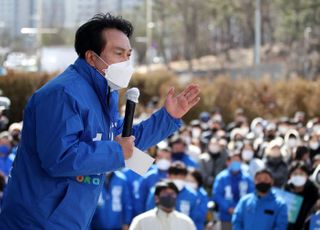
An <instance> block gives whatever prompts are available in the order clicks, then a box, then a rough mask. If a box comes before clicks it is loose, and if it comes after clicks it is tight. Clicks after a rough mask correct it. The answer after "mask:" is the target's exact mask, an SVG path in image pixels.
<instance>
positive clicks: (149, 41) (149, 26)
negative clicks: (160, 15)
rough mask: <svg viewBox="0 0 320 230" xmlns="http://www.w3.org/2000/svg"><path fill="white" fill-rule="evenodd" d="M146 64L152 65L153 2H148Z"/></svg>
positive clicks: (148, 0) (149, 0) (150, 0)
mask: <svg viewBox="0 0 320 230" xmlns="http://www.w3.org/2000/svg"><path fill="white" fill-rule="evenodd" d="M146 11H147V12H146V16H147V17H146V19H147V23H146V37H147V41H146V64H147V66H149V65H150V64H151V53H150V51H151V44H152V28H153V23H152V0H147V2H146Z"/></svg>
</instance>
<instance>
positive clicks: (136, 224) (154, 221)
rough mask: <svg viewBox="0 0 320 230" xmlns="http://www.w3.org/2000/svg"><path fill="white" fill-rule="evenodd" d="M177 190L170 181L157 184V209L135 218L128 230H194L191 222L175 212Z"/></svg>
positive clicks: (186, 217)
mask: <svg viewBox="0 0 320 230" xmlns="http://www.w3.org/2000/svg"><path fill="white" fill-rule="evenodd" d="M178 193H179V190H178V188H177V187H176V186H175V184H174V183H173V182H172V181H169V180H164V181H161V182H158V183H157V184H156V187H155V203H156V204H157V207H156V208H154V209H152V210H150V211H147V212H145V213H142V214H140V215H139V216H137V217H135V218H134V219H133V221H132V223H131V225H130V228H129V230H149V229H153V230H166V229H186V230H195V229H196V227H195V225H194V223H193V222H192V220H191V219H190V218H189V217H188V216H186V215H184V214H182V213H180V212H177V211H176V210H175V206H176V199H177V195H178Z"/></svg>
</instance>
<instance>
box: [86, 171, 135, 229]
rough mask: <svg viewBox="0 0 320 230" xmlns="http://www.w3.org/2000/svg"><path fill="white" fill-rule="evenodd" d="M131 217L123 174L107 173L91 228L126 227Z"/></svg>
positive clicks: (128, 195)
mask: <svg viewBox="0 0 320 230" xmlns="http://www.w3.org/2000/svg"><path fill="white" fill-rule="evenodd" d="M132 218H133V216H132V200H131V196H130V191H129V188H128V184H127V179H126V177H125V175H124V174H123V173H122V172H119V171H115V172H110V173H107V175H106V179H105V182H104V186H103V187H102V192H101V194H100V196H99V200H98V205H97V209H96V211H95V213H94V215H93V218H92V222H91V229H100V230H108V229H113V230H122V229H128V228H129V224H130V223H131V220H132Z"/></svg>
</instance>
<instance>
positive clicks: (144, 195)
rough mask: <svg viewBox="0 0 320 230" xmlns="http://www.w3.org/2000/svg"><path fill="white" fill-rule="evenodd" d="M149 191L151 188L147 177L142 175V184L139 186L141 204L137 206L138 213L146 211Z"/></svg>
mask: <svg viewBox="0 0 320 230" xmlns="http://www.w3.org/2000/svg"><path fill="white" fill-rule="evenodd" d="M148 193H149V190H148V187H147V177H142V178H141V179H140V186H139V205H138V207H137V211H138V213H142V212H144V211H146V203H147V198H148Z"/></svg>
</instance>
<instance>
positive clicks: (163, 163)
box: [156, 159, 171, 171]
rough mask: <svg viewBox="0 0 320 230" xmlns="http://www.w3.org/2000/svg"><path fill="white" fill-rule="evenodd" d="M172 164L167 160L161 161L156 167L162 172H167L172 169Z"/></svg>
mask: <svg viewBox="0 0 320 230" xmlns="http://www.w3.org/2000/svg"><path fill="white" fill-rule="evenodd" d="M170 164H171V162H170V161H169V160H167V159H160V160H157V161H156V165H157V167H158V169H160V170H162V171H167V170H168V168H169V167H170Z"/></svg>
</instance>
